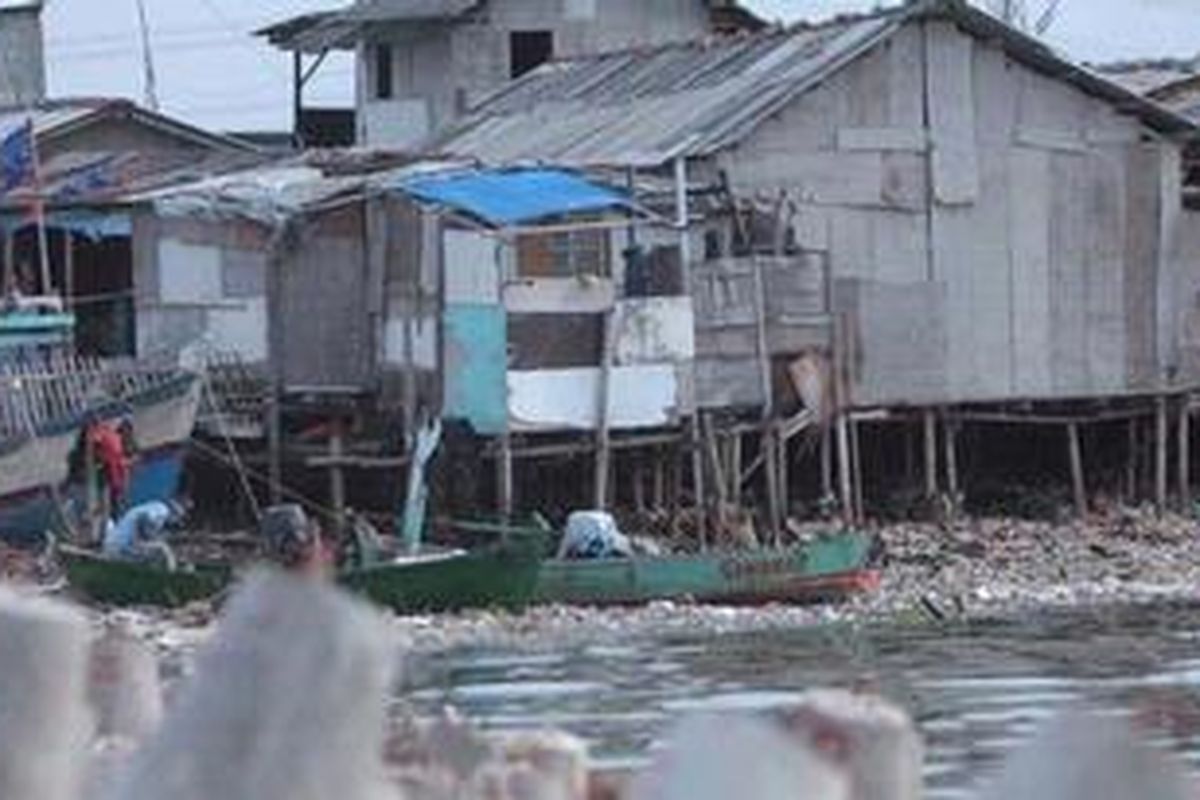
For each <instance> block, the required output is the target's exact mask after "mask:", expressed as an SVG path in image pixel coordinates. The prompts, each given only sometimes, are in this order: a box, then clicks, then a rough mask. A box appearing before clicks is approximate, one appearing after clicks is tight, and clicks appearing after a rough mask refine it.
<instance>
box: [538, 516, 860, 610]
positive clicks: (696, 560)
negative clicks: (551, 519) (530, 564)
mask: <svg viewBox="0 0 1200 800" xmlns="http://www.w3.org/2000/svg"><path fill="white" fill-rule="evenodd" d="M872 546H873V541H872V538H871V537H870V536H868V535H865V534H857V533H852V534H843V535H839V536H835V537H831V538H828V539H822V540H819V541H816V542H813V543H811V544H807V545H803V546H800V547H795V548H791V549H787V550H759V551H747V552H739V553H723V554H711V555H697V556H663V557H654V558H631V559H606V560H595V561H586V560H579V561H573V560H572V561H567V560H553V561H547V562H545V563H544V564H543V565H542V569H541V572H540V574H539V578H538V586H537V592H536V594H535V598H534V599H535V602H538V603H544V604H550V603H561V604H568V605H589V606H608V605H638V604H643V603H650V602H654V601H657V600H690V601H693V602H697V603H712V604H723V605H761V604H766V603H811V602H819V601H828V600H837V599H841V598H844V597H845V596H847V595H849V594H853V593H857V592H862V591H870V590H871V589H873V588H874V587H876V586H877V585H878V574H877V573H875V572H874V571H872V570H870V569H868V563H869V561H870V557H871V550H872Z"/></svg>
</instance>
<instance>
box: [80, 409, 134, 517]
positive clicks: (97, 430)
mask: <svg viewBox="0 0 1200 800" xmlns="http://www.w3.org/2000/svg"><path fill="white" fill-rule="evenodd" d="M88 447H90V448H91V449H92V454H93V455H94V456H95V458H96V463H97V464H98V465H99V467H100V470H101V471H102V472H103V474H104V482H105V485H106V486H107V487H108V502H109V513H110V515H111V516H113V517H117V516H120V512H121V510H122V508H123V506H124V503H125V494H126V492H127V491H128V489H129V478H130V473H131V472H132V471H133V462H132V459H130V457H129V454H128V453H127V452H126V449H125V440H124V437H122V435H121V431H120V429H119V427H118V425H117V424H114V423H111V422H97V423H95V424H93V425H92V426H91V428H89V429H88Z"/></svg>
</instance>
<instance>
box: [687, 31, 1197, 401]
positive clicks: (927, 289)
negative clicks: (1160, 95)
mask: <svg viewBox="0 0 1200 800" xmlns="http://www.w3.org/2000/svg"><path fill="white" fill-rule="evenodd" d="M926 59H928V64H929V69H928V71H926V70H925V69H924V68H923V65H924V64H925V60H926ZM926 92H928V107H927V115H928V127H927V128H926V126H925V120H926V110H925V107H924V101H925V93H926ZM926 148H928V149H926ZM1177 158H1178V150H1177V148H1176V146H1175V145H1173V144H1170V143H1167V142H1163V141H1160V140H1159V139H1158V137H1157V136H1156V135H1155V134H1154V133H1153V132H1152V131H1150V130H1148V129H1146V128H1144V127H1143V126H1142V125H1141V123H1140V122H1139V121H1138V120H1136V119H1133V118H1131V117H1129V116H1128V115H1127V114H1122V113H1121V112H1120V111H1118V110H1117V109H1115V108H1113V107H1112V106H1110V105H1109V104H1107V103H1106V102H1104V101H1102V100H1099V99H1097V98H1094V97H1091V96H1089V95H1086V94H1084V93H1083V92H1081V91H1080V90H1078V89H1076V88H1074V87H1072V86H1070V85H1069V84H1067V83H1065V82H1063V81H1060V80H1057V79H1055V78H1054V77H1052V76H1050V75H1047V74H1043V73H1040V72H1036V71H1034V70H1032V69H1029V68H1027V67H1026V66H1025V65H1023V64H1020V63H1018V62H1015V61H1013V60H1012V59H1011V58H1010V57H1009V56H1008V55H1007V54H1006V53H1004V52H1003V51H1002V50H1000V49H999V47H998V46H997V45H996V44H994V43H990V42H982V41H979V40H975V39H973V38H971V37H970V36H968V35H966V34H965V33H963V32H961V31H960V30H958V29H957V28H955V27H954V26H953V25H952V24H950V23H943V22H927V23H925V24H924V25H923V26H922V25H920V24H916V23H914V24H912V25H910V26H909V27H908V28H906V29H905V30H903V31H901V32H900V33H899V34H897V35H896V36H895V37H893V38H892V40H891V41H890V42H888V43H886V44H884V45H881V46H880V47H878V48H876V49H875V50H874V51H873V52H871V53H868V54H866V55H865V56H863V57H862V58H861V59H859V60H858V61H857V62H856V63H854V64H852V65H850V66H849V67H847V68H846V69H844V70H842V71H841V72H840V73H838V74H837V75H835V76H833V77H832V78H831V79H830V80H829V81H827V82H826V83H825V84H823V85H821V86H820V87H818V88H816V89H814V90H813V91H811V92H809V93H808V94H806V95H805V96H803V97H801V98H799V99H797V100H796V101H795V102H793V103H792V105H791V106H789V108H787V109H785V110H784V111H782V112H781V113H780V114H779V115H778V116H777V117H776V118H775V119H773V120H771V121H768V122H767V123H765V124H764V125H763V126H762V128H760V130H759V131H758V132H756V133H755V134H754V135H753V136H752V137H751V138H750V140H749V141H747V142H745V143H743V144H742V145H741V146H740V147H739V148H738V150H736V151H733V152H731V153H729V154H725V155H724V156H722V157H721V158H720V166H722V167H723V168H724V169H726V170H727V171H728V172H729V174H730V179H731V184H732V185H733V186H734V188H735V190H736V191H738V192H739V193H743V194H748V195H752V196H753V195H758V196H764V195H765V196H775V195H778V194H779V193H780V192H783V193H786V194H787V196H788V197H789V198H790V199H793V200H794V201H795V202H796V203H797V206H798V207H799V209H800V221H799V223H798V224H797V225H796V229H797V233H798V236H799V237H800V239H801V244H802V245H804V246H808V247H815V248H819V247H828V250H829V255H830V260H831V265H832V272H833V279H834V282H835V285H836V287H837V292H836V295H837V297H838V298H839V303H840V304H841V305H839V307H838V311H839V313H843V314H845V315H847V316H848V317H849V318H850V320H849V321H850V327H851V331H852V334H853V339H854V344H855V348H856V351H855V363H854V374H853V378H854V387H853V391H854V398H853V399H854V401H855V402H856V403H858V404H860V405H878V404H891V403H908V402H922V403H924V402H930V403H933V402H944V403H951V402H961V401H970V400H1005V399H1038V398H1054V397H1066V396H1071V397H1075V396H1090V395H1109V394H1116V393H1122V392H1129V391H1142V390H1146V389H1152V388H1154V387H1156V386H1157V385H1158V384H1159V381H1160V380H1162V379H1165V378H1168V377H1169V376H1172V375H1174V376H1176V378H1177V379H1182V377H1183V376H1184V375H1185V374H1189V373H1187V371H1186V370H1185V369H1184V366H1183V365H1184V364H1185V362H1187V363H1190V362H1188V356H1186V354H1185V352H1184V350H1185V346H1184V344H1183V343H1182V342H1183V337H1184V336H1185V334H1186V333H1187V325H1188V324H1189V321H1190V320H1192V316H1190V315H1192V314H1193V310H1192V305H1193V304H1194V303H1193V300H1194V297H1195V296H1196V292H1197V290H1198V289H1200V286H1198V283H1200V269H1198V267H1197V263H1198V262H1197V259H1196V258H1195V255H1196V254H1195V253H1191V252H1186V250H1187V248H1186V247H1181V246H1180V245H1179V244H1178V242H1179V240H1180V238H1181V237H1183V236H1185V235H1186V234H1185V233H1184V232H1183V231H1184V229H1185V227H1186V224H1185V222H1184V221H1183V219H1182V218H1181V217H1180V214H1181V213H1182V212H1181V201H1180V191H1179V179H1178V168H1177V164H1176V160H1177ZM931 237H932V238H931ZM900 320H903V321H906V322H899V321H900ZM905 325H910V326H912V327H913V328H914V329H915V328H923V329H924V330H922V331H921V332H915V331H914V332H912V333H908V332H906V328H905ZM701 349H702V350H703V345H701ZM935 362H936V363H935Z"/></svg>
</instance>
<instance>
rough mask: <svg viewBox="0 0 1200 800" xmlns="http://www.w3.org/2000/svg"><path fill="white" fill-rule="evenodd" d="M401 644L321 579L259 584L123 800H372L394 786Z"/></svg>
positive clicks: (143, 756) (243, 594)
mask: <svg viewBox="0 0 1200 800" xmlns="http://www.w3.org/2000/svg"><path fill="white" fill-rule="evenodd" d="M394 650H395V643H394V642H393V641H392V640H391V637H390V636H389V633H388V629H387V626H386V625H385V624H384V623H383V622H382V620H381V618H380V617H379V616H378V615H377V614H376V613H375V612H374V611H373V610H371V609H370V608H368V607H367V606H365V605H362V604H360V603H359V602H357V601H355V600H352V599H351V598H349V597H348V596H346V595H343V594H342V593H341V592H340V591H337V590H335V589H333V588H330V587H328V586H325V585H323V584H321V583H319V582H317V581H314V580H309V579H305V578H301V577H295V576H292V575H287V574H282V573H262V574H259V575H256V576H253V577H252V578H251V579H250V580H249V581H248V583H247V585H245V586H244V587H243V588H242V589H241V590H240V591H239V592H238V593H237V595H235V597H234V598H233V600H232V602H231V604H230V606H229V608H228V611H227V613H226V616H225V618H224V619H223V620H222V622H221V624H220V627H219V629H218V632H217V635H216V637H215V638H214V640H213V641H212V642H211V644H210V645H209V647H208V648H207V649H206V650H205V652H204V653H203V654H202V655H201V657H200V659H199V661H198V663H197V674H196V677H195V678H194V679H193V681H192V682H191V683H190V684H189V685H188V686H186V687H185V688H184V689H183V690H182V694H181V696H180V697H179V698H178V700H177V701H176V703H175V704H174V705H173V707H172V708H171V710H170V712H169V714H168V716H167V718H166V720H165V721H164V724H163V726H162V729H161V732H160V733H159V735H158V736H156V737H155V738H154V739H152V740H151V741H150V742H148V743H147V745H146V746H145V747H144V748H143V749H142V750H141V751H140V752H139V753H138V755H137V756H136V757H135V758H134V760H133V763H132V764H131V765H130V769H129V770H128V772H127V774H126V775H125V776H124V778H123V780H122V781H121V783H120V785H119V786H118V790H117V792H116V798H117V800H157V799H158V798H165V797H169V798H171V799H172V800H213V798H218V797H219V798H222V800H285V799H286V800H329V799H330V798H338V800H367V798H374V797H376V796H377V792H379V791H380V788H381V786H382V785H383V783H384V776H383V762H382V757H381V753H382V751H383V735H384V724H385V710H386V707H387V690H388V687H389V685H390V680H391V677H392V654H393V652H394Z"/></svg>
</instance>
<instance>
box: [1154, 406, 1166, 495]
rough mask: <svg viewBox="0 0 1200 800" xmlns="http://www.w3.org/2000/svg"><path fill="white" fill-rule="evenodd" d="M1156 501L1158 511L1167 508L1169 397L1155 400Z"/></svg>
mask: <svg viewBox="0 0 1200 800" xmlns="http://www.w3.org/2000/svg"><path fill="white" fill-rule="evenodd" d="M1154 427H1155V432H1154V433H1155V436H1154V445H1155V451H1154V503H1155V505H1156V506H1157V507H1158V513H1160V514H1161V513H1163V512H1164V511H1166V510H1167V444H1168V439H1167V398H1166V397H1165V396H1159V397H1158V398H1157V400H1156V401H1155V426H1154Z"/></svg>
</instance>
